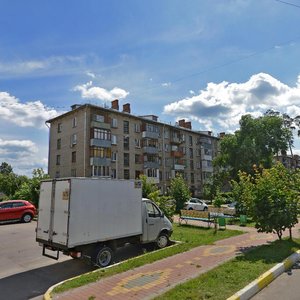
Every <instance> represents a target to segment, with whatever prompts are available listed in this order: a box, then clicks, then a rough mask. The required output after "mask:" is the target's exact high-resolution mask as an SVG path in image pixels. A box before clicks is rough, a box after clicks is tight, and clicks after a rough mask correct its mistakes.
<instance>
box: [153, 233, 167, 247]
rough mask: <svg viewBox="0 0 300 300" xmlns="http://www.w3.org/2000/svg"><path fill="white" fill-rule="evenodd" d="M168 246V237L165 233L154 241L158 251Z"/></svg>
mask: <svg viewBox="0 0 300 300" xmlns="http://www.w3.org/2000/svg"><path fill="white" fill-rule="evenodd" d="M168 244H169V236H168V235H167V234H166V233H164V232H162V233H161V234H160V235H159V236H158V238H157V240H156V246H157V247H158V248H159V249H162V248H165V247H167V246H168Z"/></svg>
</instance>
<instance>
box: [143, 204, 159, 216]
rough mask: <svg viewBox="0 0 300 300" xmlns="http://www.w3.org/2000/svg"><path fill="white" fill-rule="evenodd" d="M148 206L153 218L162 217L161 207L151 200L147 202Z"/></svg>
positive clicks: (149, 213) (149, 214)
mask: <svg viewBox="0 0 300 300" xmlns="http://www.w3.org/2000/svg"><path fill="white" fill-rule="evenodd" d="M146 208H147V212H148V216H149V217H151V218H158V217H160V211H159V209H158V208H157V207H156V206H155V205H154V204H153V203H151V202H146Z"/></svg>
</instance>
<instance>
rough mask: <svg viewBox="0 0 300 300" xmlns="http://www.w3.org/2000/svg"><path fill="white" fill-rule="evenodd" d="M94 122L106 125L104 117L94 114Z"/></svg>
mask: <svg viewBox="0 0 300 300" xmlns="http://www.w3.org/2000/svg"><path fill="white" fill-rule="evenodd" d="M93 120H94V121H96V122H101V123H104V116H101V115H97V114H94V115H93Z"/></svg>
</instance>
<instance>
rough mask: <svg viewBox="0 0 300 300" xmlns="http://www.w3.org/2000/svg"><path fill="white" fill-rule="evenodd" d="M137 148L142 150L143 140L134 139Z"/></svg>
mask: <svg viewBox="0 0 300 300" xmlns="http://www.w3.org/2000/svg"><path fill="white" fill-rule="evenodd" d="M134 144H135V148H138V149H139V148H141V140H140V139H134Z"/></svg>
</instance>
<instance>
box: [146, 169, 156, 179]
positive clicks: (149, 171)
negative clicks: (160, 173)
mask: <svg viewBox="0 0 300 300" xmlns="http://www.w3.org/2000/svg"><path fill="white" fill-rule="evenodd" d="M156 174H157V169H147V176H148V177H154V178H156Z"/></svg>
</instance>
